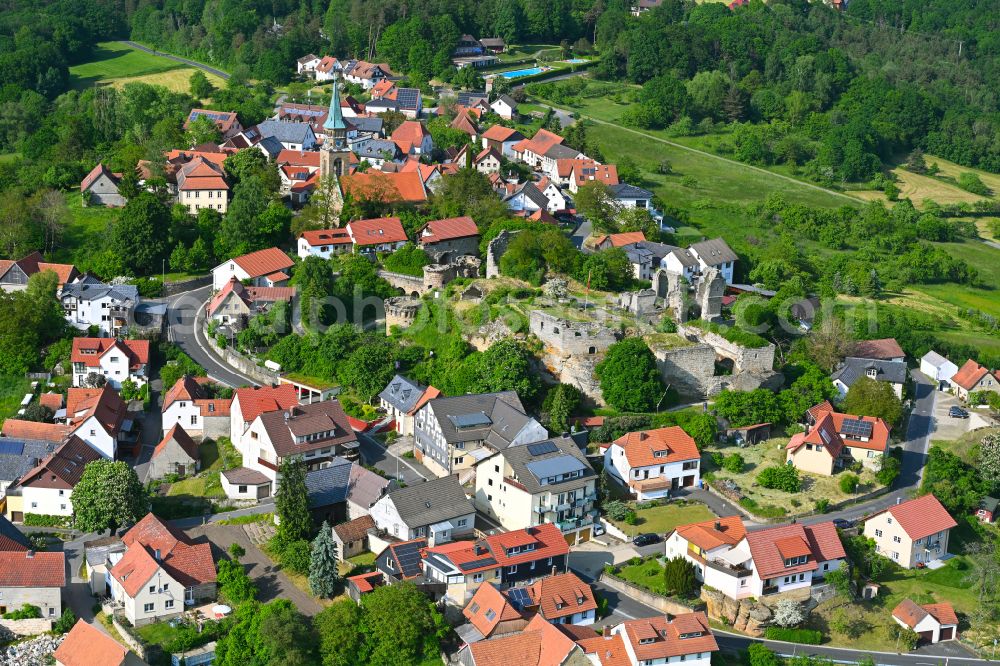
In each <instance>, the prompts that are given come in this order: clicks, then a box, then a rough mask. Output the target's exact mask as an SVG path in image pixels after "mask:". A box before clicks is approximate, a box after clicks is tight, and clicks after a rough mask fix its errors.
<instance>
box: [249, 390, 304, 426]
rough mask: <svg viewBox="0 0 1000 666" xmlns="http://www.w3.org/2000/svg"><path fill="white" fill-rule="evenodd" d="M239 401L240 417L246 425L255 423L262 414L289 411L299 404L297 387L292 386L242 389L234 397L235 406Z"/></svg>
mask: <svg viewBox="0 0 1000 666" xmlns="http://www.w3.org/2000/svg"><path fill="white" fill-rule="evenodd" d="M236 400H239V410H240V416H241V417H242V418H243V421H245V422H246V423H251V422H253V420H254V419H256V418H257V417H258V416H259V415H260V414H263V413H265V412H273V411H277V410H283V409H288V408H289V407H292V406H294V405H297V404H299V399H298V396H297V395H296V393H295V387H294V386H292V385H291V384H279V385H278V386H276V387H274V388H271V387H268V386H263V387H261V388H240V389H236V395H235V396H233V401H234V402H233V406H234V407H235V405H236V402H235V401H236Z"/></svg>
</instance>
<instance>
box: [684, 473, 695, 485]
mask: <svg viewBox="0 0 1000 666" xmlns="http://www.w3.org/2000/svg"><path fill="white" fill-rule="evenodd" d="M693 485H694V475H693V474H692V475H691V476H685V477H684V487H685V488H690V487H691V486H693Z"/></svg>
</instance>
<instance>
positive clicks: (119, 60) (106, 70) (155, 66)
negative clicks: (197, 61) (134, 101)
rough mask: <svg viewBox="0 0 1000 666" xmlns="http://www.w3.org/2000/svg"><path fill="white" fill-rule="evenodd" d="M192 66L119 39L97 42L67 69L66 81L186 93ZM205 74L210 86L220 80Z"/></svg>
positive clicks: (77, 85)
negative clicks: (90, 52) (88, 55)
mask: <svg viewBox="0 0 1000 666" xmlns="http://www.w3.org/2000/svg"><path fill="white" fill-rule="evenodd" d="M194 71H195V68H193V67H189V66H187V65H184V64H182V63H179V62H176V61H174V60H170V59H169V58H163V57H161V56H157V55H153V54H151V53H146V52H145V51H139V50H138V49H133V48H130V47H128V46H126V45H124V44H121V43H120V42H103V43H101V44H98V45H97V48H96V49H95V53H94V59H93V60H91V61H89V62H85V63H82V64H79V65H74V66H73V67H70V68H69V73H70V81H71V84H72V86H73V87H74V88H76V89H77V90H81V89H84V88H89V87H90V86H93V85H113V86H115V87H116V88H120V87H122V86H123V85H125V84H126V83H133V82H142V83H149V84H155V85H161V86H164V87H165V88H168V89H169V90H172V91H174V92H187V90H188V87H189V79H190V78H191V74H192V73H194ZM205 76H207V77H208V80H209V81H211V82H212V85H214V86H217V87H218V86H221V85H223V84H224V81H223V80H222V79H221V78H219V77H218V76H215V75H214V74H208V73H206V74H205Z"/></svg>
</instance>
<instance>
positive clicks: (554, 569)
mask: <svg viewBox="0 0 1000 666" xmlns="http://www.w3.org/2000/svg"><path fill="white" fill-rule="evenodd" d="M552 575H553V576H555V575H556V565H554V564H553V565H552Z"/></svg>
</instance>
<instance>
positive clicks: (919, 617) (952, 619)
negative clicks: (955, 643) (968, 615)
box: [892, 599, 958, 629]
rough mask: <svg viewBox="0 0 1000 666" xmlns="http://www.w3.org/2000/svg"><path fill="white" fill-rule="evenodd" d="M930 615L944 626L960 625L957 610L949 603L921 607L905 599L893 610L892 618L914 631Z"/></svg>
mask: <svg viewBox="0 0 1000 666" xmlns="http://www.w3.org/2000/svg"><path fill="white" fill-rule="evenodd" d="M928 615H930V616H931V617H933V618H934V619H935V620H937V621H938V622H939V623H940V624H942V625H956V626H957V625H958V615H956V614H955V608H954V607H953V606H952V605H951V604H949V603H939V604H924V605H923V606H920V605H918V604H917V603H916V602H914V601H913V600H911V599H903V600H902V601H900V602H899V604H898V605H897V606H896V607H895V608H894V609H893V610H892V616H893V617H894V618H896V619H898V620H899V621H900V622H902V623H903V624H905V625H906V626H908V627H909V628H910V629H914V628H915V627H916V626H917V625H918V624H920V622H922V621H923V619H924V618H926V617H927V616H928Z"/></svg>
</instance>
